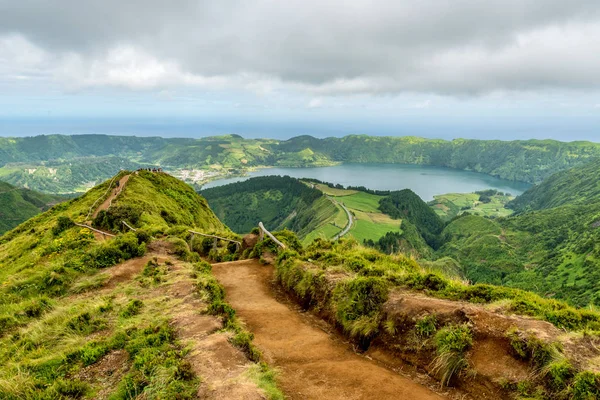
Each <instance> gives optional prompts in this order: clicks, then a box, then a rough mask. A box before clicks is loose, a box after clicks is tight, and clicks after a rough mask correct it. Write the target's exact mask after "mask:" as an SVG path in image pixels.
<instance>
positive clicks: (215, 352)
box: [70, 242, 265, 400]
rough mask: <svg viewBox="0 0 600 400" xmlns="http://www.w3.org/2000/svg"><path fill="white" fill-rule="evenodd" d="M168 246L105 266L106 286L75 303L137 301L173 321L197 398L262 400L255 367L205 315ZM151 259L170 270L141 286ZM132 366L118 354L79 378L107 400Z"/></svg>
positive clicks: (187, 272)
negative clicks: (196, 383)
mask: <svg viewBox="0 0 600 400" xmlns="http://www.w3.org/2000/svg"><path fill="white" fill-rule="evenodd" d="M167 247H168V246H167ZM167 247H162V244H161V242H153V243H151V244H150V245H149V253H147V254H146V255H144V256H143V257H138V258H134V259H131V260H127V261H125V262H122V263H120V264H117V265H115V266H112V267H110V268H107V269H106V270H104V271H103V272H102V274H103V275H104V276H105V277H104V279H101V280H100V281H102V282H103V284H102V287H100V288H96V289H94V290H91V291H87V292H84V293H81V294H74V295H72V296H71V297H70V299H71V302H72V303H75V302H82V301H86V299H89V298H91V297H98V296H111V297H112V298H113V301H114V302H115V303H116V304H126V303H127V302H128V301H130V300H131V299H133V298H135V299H139V300H142V301H143V304H144V309H145V310H146V312H148V313H149V314H150V315H152V317H158V315H155V314H160V316H162V317H166V318H168V319H169V321H170V323H171V324H172V326H173V327H174V328H175V331H176V332H177V338H178V340H179V341H180V342H181V343H182V344H183V345H184V346H185V347H186V349H187V350H188V351H187V354H186V356H185V358H186V360H187V361H188V362H189V363H190V366H191V369H192V370H193V371H194V373H195V374H196V375H197V376H198V377H199V378H200V380H201V383H200V385H199V387H198V392H197V397H196V398H198V399H208V400H229V399H236V400H237V399H240V400H264V399H265V396H264V393H263V391H262V390H261V389H260V388H259V387H258V386H257V384H256V383H255V382H254V381H253V380H252V379H251V378H250V376H249V374H248V371H249V370H250V369H251V368H252V367H253V366H254V364H253V363H252V362H250V361H249V360H248V359H247V358H246V356H245V355H244V353H242V352H241V351H240V350H239V349H238V348H236V347H234V346H233V345H232V344H231V343H230V341H229V339H230V337H231V335H232V334H231V333H230V332H228V331H223V330H222V328H223V324H222V321H221V319H220V318H218V317H215V316H211V315H208V314H206V313H204V312H203V311H204V310H205V309H206V306H207V304H206V302H205V301H204V300H203V299H202V298H201V297H200V296H199V294H198V292H197V290H196V280H195V278H194V275H193V274H192V265H191V264H189V263H186V262H183V261H180V260H178V259H177V258H176V257H174V256H173V255H171V254H169V250H168V249H167ZM151 259H154V260H155V261H156V262H157V263H158V264H159V265H161V266H165V267H167V268H166V269H167V272H166V274H165V275H164V276H162V280H163V282H162V283H160V284H155V285H149V286H148V285H147V284H145V285H141V284H140V283H138V282H137V281H136V279H137V278H138V277H139V276H140V274H141V273H142V271H143V269H144V266H145V265H146V263H147V262H148V261H149V260H151ZM130 368H131V362H130V361H129V359H128V356H127V353H126V352H125V351H123V350H119V351H114V352H111V353H109V354H108V355H107V356H105V357H104V358H103V359H101V360H100V361H99V362H98V363H96V364H92V365H91V366H90V367H86V368H85V369H84V370H82V372H81V373H80V374H79V376H78V378H79V379H82V380H84V381H86V382H88V383H89V384H91V385H92V386H93V387H94V388H95V389H96V390H97V393H96V395H95V397H94V398H95V399H100V400H102V399H108V398H109V396H110V395H111V394H112V393H113V392H114V390H115V388H116V386H117V384H118V383H119V381H120V380H121V379H122V377H123V376H124V375H125V373H127V371H128V370H129V369H130ZM142 397H143V396H142Z"/></svg>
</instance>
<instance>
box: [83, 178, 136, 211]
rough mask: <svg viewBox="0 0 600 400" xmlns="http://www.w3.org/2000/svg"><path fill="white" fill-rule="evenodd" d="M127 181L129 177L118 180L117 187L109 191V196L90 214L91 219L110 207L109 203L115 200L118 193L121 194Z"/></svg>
mask: <svg viewBox="0 0 600 400" xmlns="http://www.w3.org/2000/svg"><path fill="white" fill-rule="evenodd" d="M128 180H129V175H125V176H124V177H122V178H121V179H120V180H119V187H117V188H114V189H111V192H110V195H109V196H108V197H107V198H106V200H104V203H102V204H100V206H99V207H98V208H97V209H96V211H94V213H93V214H92V219H94V218H96V216H98V213H99V212H100V211H102V210H106V209H108V207H109V206H110V204H111V202H112V201H113V200H114V199H115V197H117V196H118V195H119V193H121V191H122V190H123V189H124V188H125V184H126V183H127V181H128Z"/></svg>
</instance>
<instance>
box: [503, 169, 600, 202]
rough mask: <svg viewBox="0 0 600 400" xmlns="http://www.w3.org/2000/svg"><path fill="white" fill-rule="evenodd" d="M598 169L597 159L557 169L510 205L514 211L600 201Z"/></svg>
mask: <svg viewBox="0 0 600 400" xmlns="http://www.w3.org/2000/svg"><path fill="white" fill-rule="evenodd" d="M599 170H600V159H598V160H593V161H591V162H589V163H587V164H585V165H583V166H581V167H579V168H572V169H569V170H566V171H563V172H560V173H557V174H555V175H553V176H551V177H550V178H548V179H547V180H545V181H544V182H542V183H541V184H539V185H536V186H534V187H532V188H531V189H529V190H527V191H526V192H525V193H523V194H522V195H521V196H519V197H517V198H516V199H515V200H513V201H512V202H511V203H510V204H509V207H511V208H513V209H514V210H516V211H525V210H542V209H548V208H553V207H558V206H561V205H564V204H589V203H590V202H596V201H600V180H599V179H598V171H599Z"/></svg>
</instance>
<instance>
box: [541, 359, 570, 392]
mask: <svg viewBox="0 0 600 400" xmlns="http://www.w3.org/2000/svg"><path fill="white" fill-rule="evenodd" d="M545 369H546V371H547V372H546V376H547V377H548V381H549V382H548V383H549V386H550V389H551V390H553V391H556V392H559V391H562V390H564V389H566V388H567V386H568V385H569V383H570V381H571V380H572V379H573V377H574V376H575V369H574V368H573V366H572V365H571V363H570V362H569V361H568V360H567V359H562V360H560V361H555V362H552V363H550V364H549V365H548V366H547V367H546V368H545Z"/></svg>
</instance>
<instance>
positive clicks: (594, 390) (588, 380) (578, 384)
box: [573, 371, 600, 400]
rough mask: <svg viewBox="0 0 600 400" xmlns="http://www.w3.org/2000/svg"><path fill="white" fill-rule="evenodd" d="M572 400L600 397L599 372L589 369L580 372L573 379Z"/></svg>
mask: <svg viewBox="0 0 600 400" xmlns="http://www.w3.org/2000/svg"><path fill="white" fill-rule="evenodd" d="M573 399H574V400H596V399H600V374H595V373H593V372H590V371H584V372H580V373H579V374H577V376H575V380H574V381H573Z"/></svg>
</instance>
